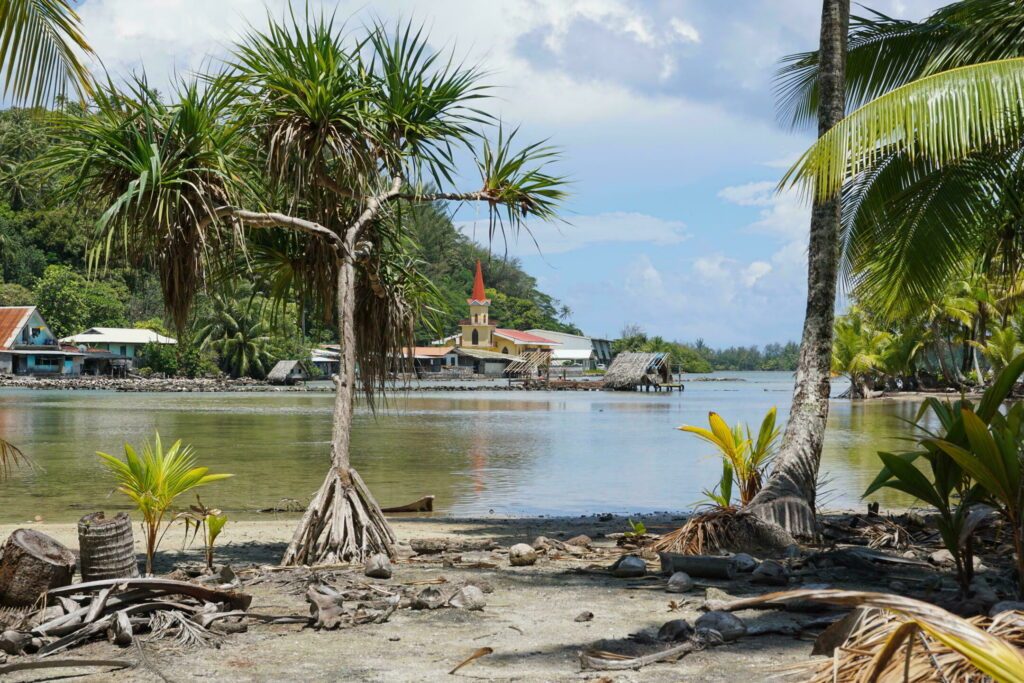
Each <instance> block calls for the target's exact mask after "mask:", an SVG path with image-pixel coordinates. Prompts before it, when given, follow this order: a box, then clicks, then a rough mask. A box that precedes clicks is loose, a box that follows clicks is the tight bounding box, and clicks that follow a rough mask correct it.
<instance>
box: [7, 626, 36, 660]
mask: <svg viewBox="0 0 1024 683" xmlns="http://www.w3.org/2000/svg"><path fill="white" fill-rule="evenodd" d="M31 641H32V636H31V635H30V634H28V633H25V632H23V631H4V632H3V633H0V652H5V653H7V654H9V655H20V654H21V653H22V652H23V651H24V650H25V648H26V647H28V645H29V643H30V642H31Z"/></svg>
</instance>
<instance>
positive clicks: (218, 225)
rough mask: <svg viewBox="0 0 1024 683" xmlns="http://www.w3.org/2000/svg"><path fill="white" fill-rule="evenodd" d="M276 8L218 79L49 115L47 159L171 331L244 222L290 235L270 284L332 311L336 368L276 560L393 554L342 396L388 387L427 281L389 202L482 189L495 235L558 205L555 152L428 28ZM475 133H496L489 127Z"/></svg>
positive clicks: (459, 196) (478, 194) (477, 196)
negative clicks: (501, 114) (512, 119)
mask: <svg viewBox="0 0 1024 683" xmlns="http://www.w3.org/2000/svg"><path fill="white" fill-rule="evenodd" d="M290 16H291V18H290V19H286V20H285V21H277V20H274V19H271V20H270V22H269V27H268V28H267V29H265V30H262V31H256V30H253V31H251V32H250V33H249V34H248V35H246V36H245V37H244V38H243V39H242V40H241V42H240V43H239V44H238V45H237V47H236V48H235V50H234V52H233V56H232V58H231V64H230V71H229V73H227V74H224V75H222V76H213V77H210V78H209V79H208V80H207V85H206V87H205V88H200V87H199V86H198V85H196V84H185V85H183V86H182V87H181V88H180V89H179V92H178V93H177V98H178V99H177V101H176V102H175V103H174V104H170V105H168V104H164V103H163V102H161V101H160V100H159V98H157V97H156V96H155V95H153V94H152V93H151V91H150V90H149V89H148V88H146V87H145V86H144V84H141V85H137V86H136V87H134V88H132V89H130V90H129V91H128V92H126V93H121V92H119V91H117V90H116V89H115V88H113V87H110V86H107V87H104V88H103V90H102V94H101V95H100V96H99V97H97V105H96V108H95V113H91V114H89V115H85V116H77V117H72V118H71V119H70V120H69V121H68V122H67V124H66V125H64V126H63V127H62V135H63V136H64V137H65V143H64V144H62V145H59V146H58V147H60V148H61V150H60V151H58V152H57V153H56V155H55V160H54V162H53V163H52V164H51V165H52V167H53V168H54V169H55V170H59V169H70V170H73V172H74V173H75V178H76V181H75V182H74V184H73V186H72V189H73V190H74V191H76V192H78V193H80V196H88V197H94V198H97V199H98V200H99V201H101V202H102V203H103V204H104V205H106V206H107V207H108V208H107V210H106V212H105V213H104V217H103V219H102V221H101V223H100V226H99V227H100V231H101V234H100V237H101V238H102V239H103V244H104V245H107V244H112V245H115V246H116V247H118V248H123V249H125V250H126V251H128V253H129V255H130V256H131V257H133V258H134V259H135V261H136V262H138V263H140V264H142V263H153V264H154V265H155V266H156V267H157V272H158V274H159V276H160V280H161V285H162V287H163V292H164V298H165V301H166V302H167V303H168V306H169V307H170V310H171V312H172V314H173V317H174V319H175V321H176V323H177V324H178V325H179V326H183V325H184V322H185V321H186V319H187V315H188V310H189V308H190V306H191V304H192V301H193V300H194V295H195V291H196V289H197V288H198V286H199V285H200V284H201V283H202V282H203V281H204V280H205V279H206V278H207V276H209V275H210V274H211V270H214V271H215V270H216V269H218V268H219V269H224V268H226V267H228V266H229V265H234V264H235V263H237V261H238V259H237V253H236V251H235V249H234V247H236V246H237V245H238V244H240V243H241V242H242V240H244V239H245V238H246V236H247V235H248V234H250V233H251V232H252V231H255V230H265V229H276V230H283V231H287V232H288V234H290V235H291V239H292V240H294V244H292V245H291V246H290V247H289V249H288V253H289V254H290V256H291V257H293V258H291V259H290V264H291V266H292V267H290V269H289V272H290V273H291V274H290V275H289V276H288V277H286V278H284V279H283V280H281V282H280V283H279V284H280V287H278V288H277V291H279V292H285V291H290V292H293V293H298V295H299V296H297V297H296V300H298V301H312V302H313V303H315V304H317V305H318V307H319V312H320V313H321V314H322V315H323V316H325V318H328V319H331V320H333V322H334V324H335V325H336V326H337V330H338V338H339V341H340V343H341V363H340V366H341V367H340V371H339V372H338V375H337V376H336V378H335V384H336V392H335V408H334V416H333V430H332V439H331V466H330V468H329V470H328V472H327V476H326V477H325V478H324V482H323V485H322V486H321V487H320V489H319V491H318V492H317V493H316V494H315V495H314V497H313V499H312V500H311V502H310V504H309V507H308V508H307V510H306V514H305V515H304V516H303V518H302V520H301V521H300V522H299V525H298V527H297V529H296V532H295V534H294V536H293V538H292V541H291V543H290V544H289V546H288V549H287V550H286V552H285V555H284V558H283V559H282V561H283V562H284V563H285V564H307V563H316V562H334V561H350V560H360V559H363V558H365V557H367V556H368V555H372V554H374V553H378V552H386V553H389V554H393V552H394V549H393V545H394V535H393V533H392V531H391V529H390V527H389V526H388V524H387V522H386V521H385V519H384V517H383V515H382V513H381V511H380V508H379V506H378V505H377V503H376V501H375V500H374V498H373V496H372V494H371V493H370V491H369V489H368V487H367V486H366V485H365V484H364V483H363V481H362V479H361V478H360V477H359V475H358V473H357V472H356V471H355V469H354V468H353V467H352V465H351V460H350V433H351V424H352V411H353V403H354V400H355V393H356V390H357V387H358V389H360V390H361V391H362V393H363V394H364V395H365V396H367V398H368V399H369V400H370V403H371V406H372V405H373V402H372V399H373V397H374V395H375V394H376V393H378V392H379V391H381V390H383V389H384V388H385V387H386V386H387V382H388V380H389V376H390V373H391V372H392V371H393V369H394V366H395V360H396V358H400V357H403V356H404V355H405V354H406V353H407V349H408V348H409V347H410V346H411V344H412V342H413V331H414V324H415V320H416V317H417V315H418V314H419V312H420V310H421V306H422V304H423V301H424V297H425V292H427V291H428V289H429V288H428V287H427V285H426V283H425V282H424V280H423V278H422V277H421V276H419V274H418V273H417V272H416V269H415V261H414V260H412V259H411V258H410V257H409V256H408V254H409V250H408V246H409V245H408V239H407V228H406V227H405V226H404V224H403V221H402V215H403V211H405V210H407V207H408V206H410V205H414V204H420V203H430V202H482V203H484V204H485V205H486V206H487V207H488V209H489V212H490V216H491V230H492V234H493V233H494V232H496V231H498V230H505V229H511V230H518V229H520V228H523V227H525V226H526V221H527V219H528V218H531V217H532V218H538V219H540V220H549V219H552V218H554V217H555V215H556V214H555V212H556V209H557V206H558V204H559V203H560V201H561V200H562V198H563V197H564V196H565V190H564V185H565V181H564V180H563V179H562V178H559V177H556V176H552V175H550V174H549V173H548V172H547V171H546V170H545V168H546V166H547V164H548V163H549V162H551V161H553V160H554V159H555V157H556V156H557V154H556V152H555V151H554V150H552V149H551V148H549V147H545V146H543V145H538V144H533V145H528V146H526V147H524V148H522V149H520V150H518V151H517V150H515V149H514V148H513V143H514V138H515V133H514V132H513V133H511V134H509V133H507V132H506V131H504V130H503V129H502V128H501V127H500V126H495V125H494V122H493V121H491V120H490V119H488V118H487V117H486V116H485V115H484V114H482V113H480V102H481V100H482V99H483V98H484V97H485V94H486V93H485V89H484V87H483V85H482V83H481V82H480V73H479V72H478V70H476V69H473V68H465V67H462V66H459V65H456V64H455V63H454V62H453V61H451V60H446V59H445V58H444V57H443V56H442V55H441V54H439V53H436V52H433V51H431V49H430V48H429V46H428V44H427V40H426V37H425V36H424V35H423V33H422V31H419V30H416V29H414V28H413V27H412V26H411V25H405V26H402V27H400V28H399V29H398V30H396V31H389V30H386V29H385V28H384V27H382V26H379V25H378V26H372V27H370V28H369V29H367V34H366V35H365V36H364V37H363V39H361V40H357V41H352V40H350V38H351V36H350V35H344V36H343V35H342V31H341V29H340V27H336V26H335V25H334V21H333V19H331V18H325V17H322V16H319V17H307V18H306V19H304V20H302V21H300V20H298V19H296V18H295V16H294V14H292V15H290ZM480 129H485V130H486V129H489V130H492V131H494V130H495V129H496V140H495V141H493V142H492V141H491V140H490V139H489V138H487V137H485V136H483V135H482V134H481V133H480V132H479V131H480ZM459 148H462V149H468V150H469V151H470V153H472V154H473V156H474V158H475V159H476V168H477V171H478V173H479V176H480V186H479V188H478V189H475V190H472V191H469V192H461V191H457V190H455V189H449V188H451V186H452V185H453V179H454V178H455V177H456V176H457V173H456V168H455V158H456V150H457V149H459ZM426 182H429V183H430V184H431V186H433V187H437V188H442V189H440V190H437V191H427V190H425V189H423V188H424V184H425V183H426ZM213 274H216V273H215V272H214V273H213ZM357 365H358V368H359V374H358V376H357V374H356V367H357Z"/></svg>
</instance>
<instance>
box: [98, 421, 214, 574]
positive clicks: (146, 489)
mask: <svg viewBox="0 0 1024 683" xmlns="http://www.w3.org/2000/svg"><path fill="white" fill-rule="evenodd" d="M97 455H99V456H100V457H101V458H102V459H103V461H104V463H105V464H106V466H107V468H108V469H109V470H110V471H111V473H113V475H114V478H115V479H116V480H117V483H118V486H117V490H118V491H120V492H121V493H123V494H125V495H126V496H128V497H129V498H131V499H132V501H133V502H134V503H135V505H136V506H137V507H138V509H139V513H140V514H141V515H142V526H143V530H144V532H145V536H146V574H150V575H151V574H152V573H153V555H154V554H155V553H156V549H157V546H159V545H160V541H161V539H162V538H163V535H164V533H166V528H164V527H165V519H166V517H167V514H168V512H169V511H170V509H171V505H173V503H174V499H175V498H177V497H178V496H180V495H181V494H183V493H187V492H188V491H191V490H192V489H194V488H196V487H198V486H205V485H206V484H211V483H213V482H215V481H220V480H221V479H227V478H228V477H230V476H232V475H230V474H208V472H209V469H208V468H206V467H197V466H196V458H195V452H194V451H193V450H192V447H191V446H183V445H182V443H181V440H178V441H175V442H174V444H173V445H172V446H171V447H170V448H168V449H166V450H164V447H163V443H162V442H161V441H160V434H159V432H158V433H156V435H155V437H154V439H153V443H146V445H145V446H143V449H142V455H141V456H139V455H138V454H137V453H136V452H135V449H134V448H133V447H132V446H131V444H127V443H126V444H125V445H124V455H125V459H124V460H121V459H120V458H118V457H116V456H113V455H110V454H108V453H97ZM166 526H167V528H169V526H170V525H169V523H168V524H167V525H166ZM222 526H223V525H222ZM161 529H163V532H161Z"/></svg>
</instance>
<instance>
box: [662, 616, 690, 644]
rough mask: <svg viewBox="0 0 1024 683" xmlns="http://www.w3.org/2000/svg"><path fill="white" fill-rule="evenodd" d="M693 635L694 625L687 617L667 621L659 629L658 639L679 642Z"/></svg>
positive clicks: (665, 641)
mask: <svg viewBox="0 0 1024 683" xmlns="http://www.w3.org/2000/svg"><path fill="white" fill-rule="evenodd" d="M692 635H693V626H691V625H690V622H688V621H687V620H686V619H672V620H671V621H666V622H665V623H664V624H662V625H661V628H659V629H658V640H660V641H662V642H664V643H677V642H679V641H680V640H687V639H688V638H690V636H692Z"/></svg>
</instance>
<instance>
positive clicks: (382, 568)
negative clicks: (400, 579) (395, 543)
mask: <svg viewBox="0 0 1024 683" xmlns="http://www.w3.org/2000/svg"><path fill="white" fill-rule="evenodd" d="M363 575H364V576H369V577H370V578H373V579H390V578H391V558H389V557H388V556H387V555H386V554H384V553H377V554H376V555H371V556H370V557H368V558H366V562H365V563H363Z"/></svg>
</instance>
